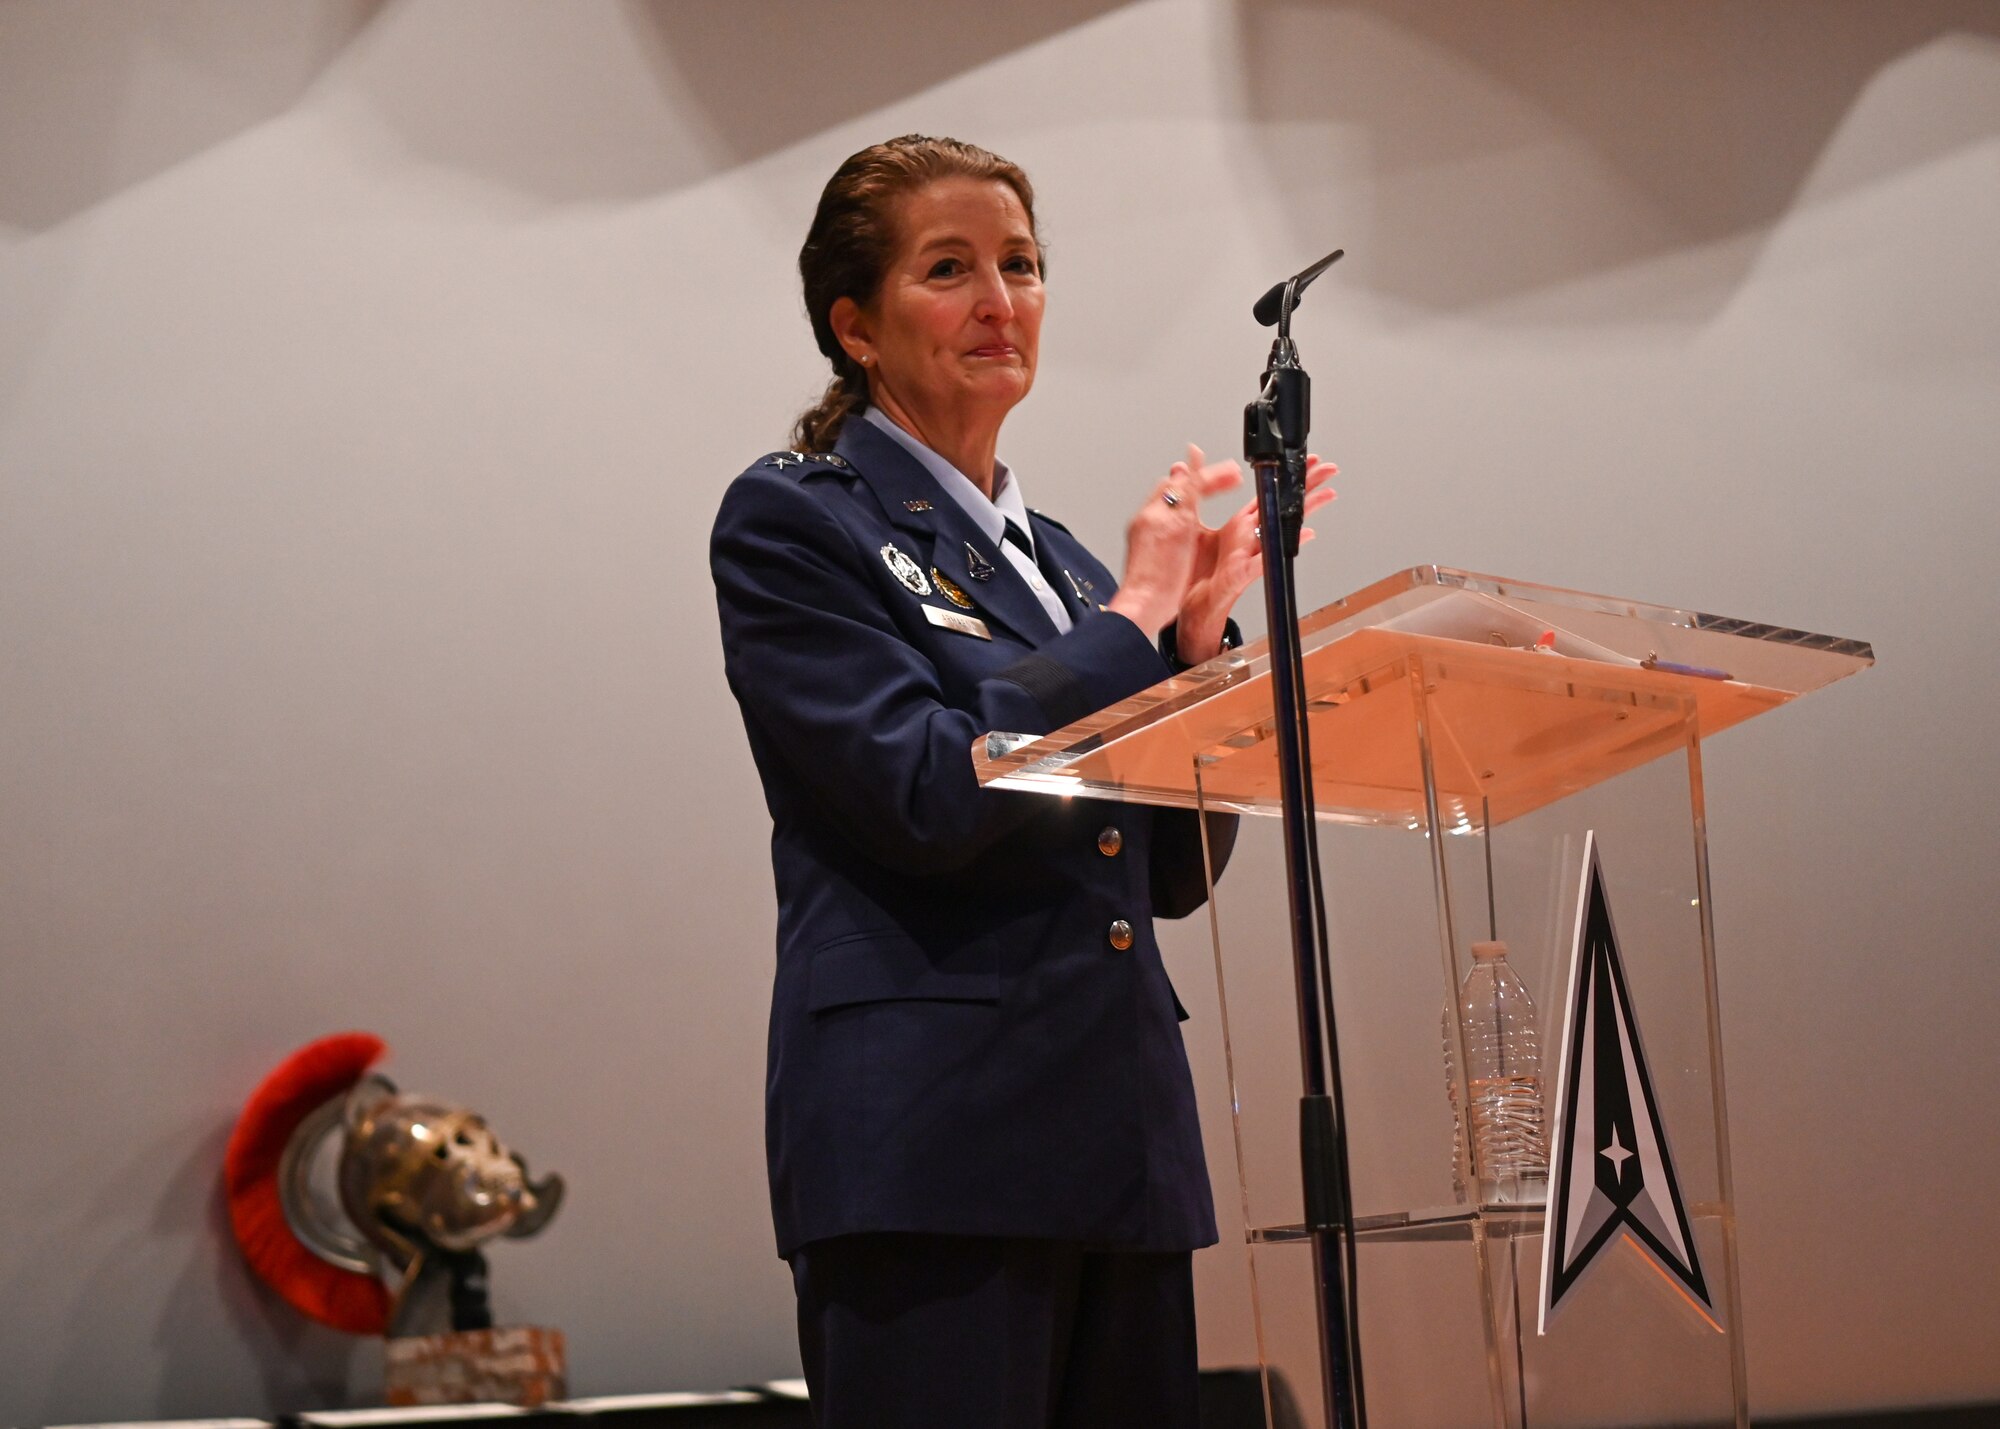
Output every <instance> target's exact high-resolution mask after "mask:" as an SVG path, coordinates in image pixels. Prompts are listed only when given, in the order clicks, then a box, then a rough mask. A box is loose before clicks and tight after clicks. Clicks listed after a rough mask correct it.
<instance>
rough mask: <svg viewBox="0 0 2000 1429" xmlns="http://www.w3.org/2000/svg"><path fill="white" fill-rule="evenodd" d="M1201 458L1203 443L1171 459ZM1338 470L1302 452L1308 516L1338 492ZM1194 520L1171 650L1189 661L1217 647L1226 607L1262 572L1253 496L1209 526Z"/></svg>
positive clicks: (1211, 654)
mask: <svg viewBox="0 0 2000 1429" xmlns="http://www.w3.org/2000/svg"><path fill="white" fill-rule="evenodd" d="M1202 461H1203V458H1202V453H1201V448H1200V447H1197V446H1189V447H1188V456H1187V460H1186V461H1185V462H1177V463H1175V465H1174V470H1175V471H1177V472H1178V471H1182V470H1199V469H1200V468H1201V466H1202ZM1229 465H1231V466H1234V465H1235V463H1234V462H1231V463H1229ZM1339 470H1340V468H1339V467H1337V466H1335V465H1334V464H1333V463H1332V462H1330V461H1322V460H1320V459H1319V458H1318V457H1317V456H1312V455H1308V456H1307V457H1306V503H1305V510H1306V514H1307V515H1308V516H1310V515H1311V514H1312V513H1313V512H1315V511H1317V510H1319V508H1320V507H1322V506H1324V505H1326V504H1327V503H1328V502H1329V501H1332V500H1333V499H1334V497H1335V495H1336V493H1335V492H1334V490H1333V488H1332V487H1330V486H1328V485H1327V484H1326V483H1327V481H1328V480H1329V479H1330V478H1332V477H1333V476H1334V474H1335V473H1337V472H1338V471H1339ZM1171 479H1172V478H1171V477H1169V480H1171ZM1195 525H1196V526H1197V527H1198V528H1199V529H1200V532H1201V534H1200V536H1199V537H1198V538H1197V544H1196V548H1195V559H1194V564H1193V568H1192V569H1191V571H1190V572H1189V576H1188V586H1187V591H1186V593H1185V594H1184V595H1183V597H1182V599H1181V604H1180V609H1179V611H1178V613H1177V619H1178V620H1179V625H1178V627H1177V628H1176V629H1175V631H1174V642H1175V646H1176V650H1175V653H1176V654H1177V655H1179V656H1180V658H1181V659H1182V660H1183V661H1184V662H1186V663H1187V664H1190V665H1199V664H1200V663H1201V662H1202V661H1204V660H1212V659H1214V658H1215V656H1217V655H1218V654H1220V653H1221V651H1222V633H1223V629H1224V627H1226V626H1227V625H1228V624H1229V612H1230V610H1231V609H1232V608H1233V607H1234V606H1235V604H1236V601H1237V599H1238V597H1240V596H1241V595H1242V594H1243V592H1244V591H1246V590H1248V589H1249V588H1250V586H1251V585H1252V584H1254V583H1255V582H1256V580H1257V578H1258V577H1259V576H1260V575H1262V574H1263V572H1264V543H1263V542H1262V541H1261V540H1260V539H1258V531H1257V503H1256V501H1254V500H1252V501H1251V502H1249V503H1248V504H1247V505H1245V506H1243V507H1242V508H1240V509H1239V510H1238V511H1237V512H1236V513H1235V514H1234V515H1232V516H1231V517H1230V518H1229V519H1228V520H1227V521H1225V522H1223V523H1222V525H1220V526H1218V527H1216V528H1214V529H1213V530H1211V529H1209V528H1208V527H1206V526H1201V524H1200V522H1199V521H1196V522H1195ZM1312 538H1313V530H1312V527H1310V526H1307V527H1305V528H1303V529H1302V530H1301V531H1300V532H1299V542H1300V544H1301V545H1303V544H1304V543H1305V542H1307V541H1310V540H1312Z"/></svg>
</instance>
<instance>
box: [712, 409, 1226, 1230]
mask: <svg viewBox="0 0 2000 1429" xmlns="http://www.w3.org/2000/svg"><path fill="white" fill-rule="evenodd" d="M1033 534H1034V539H1035V542H1036V545H1037V548H1038V554H1039V555H1040V557H1041V559H1042V561H1043V564H1044V567H1045V568H1046V569H1049V570H1050V571H1051V572H1052V573H1053V574H1055V575H1057V576H1059V577H1062V579H1059V580H1058V581H1057V582H1056V584H1057V588H1058V590H1059V591H1061V593H1062V595H1063V597H1064V598H1065V599H1066V600H1070V601H1072V604H1071V606H1070V609H1071V611H1072V615H1073V619H1074V621H1075V624H1074V628H1073V629H1072V630H1070V631H1069V632H1068V633H1066V634H1060V635H1059V634H1058V633H1057V632H1056V628H1055V625H1054V623H1053V622H1052V621H1051V620H1050V619H1049V617H1048V615H1047V613H1046V612H1045V611H1044V610H1043V609H1042V608H1041V606H1040V604H1039V603H1038V601H1037V600H1036V598H1035V596H1034V594H1033V593H1032V592H1031V591H1030V590H1029V589H1028V587H1027V585H1026V584H1025V583H1024V582H1023V581H1022V580H1021V578H1020V577H1019V575H1018V574H1016V572H1015V571H1014V569H1013V568H1012V567H1011V566H1010V565H1009V564H1008V562H1007V561H1006V560H1004V559H1003V558H1002V556H1001V553H1000V552H999V551H998V550H997V549H995V548H994V546H993V545H992V544H991V543H990V542H989V541H988V540H987V538H986V537H985V535H984V534H983V533H982V532H981V531H980V530H979V529H978V527H977V526H976V525H975V524H974V523H973V522H972V520H971V519H970V518H969V517H968V516H967V515H966V513H965V512H964V511H963V509H962V508H960V507H959V506H958V504H957V503H956V502H954V501H953V500H952V499H951V498H950V496H948V495H947V494H946V493H945V492H944V491H943V490H942V489H941V488H940V487H939V486H938V484H937V482H936V481H935V480H934V479H933V478H932V477H931V475H930V474H929V473H928V472H927V471H925V470H924V468H923V466H922V465H921V464H920V463H919V462H918V461H917V460H916V459H915V458H914V457H913V456H911V455H910V453H908V452H907V451H905V450H904V449H903V448H902V447H900V446H899V445H898V444H897V443H896V442H895V441H894V440H893V439H891V438H890V437H888V436H887V435H885V434H884V433H882V432H880V431H878V430H877V429H875V428H874V427H872V426H871V425H870V424H869V423H867V422H864V421H860V420H851V421H849V422H848V423H847V424H846V426H845V428H844V430H843V432H842V434H841V437H840V439H839V442H838V443H837V445H836V446H835V449H834V451H833V452H831V453H829V454H826V455H813V456H805V457H800V456H797V455H796V454H793V453H778V454H775V455H773V456H770V457H766V458H762V459H760V460H759V461H757V462H755V463H753V464H752V465H751V466H750V468H749V469H748V470H747V471H745V472H744V473H743V474H742V475H741V476H739V477H737V478H736V480H735V481H734V482H733V483H731V485H730V487H729V490H728V492H727V494H726V495H725V496H724V498H723V502H722V508H721V511H720V513H719V514H718V516H717V518H716V523H715V531H714V535H713V538H712V544H711V548H710V562H711V568H712V571H713V574H714V577H715V586H716V597H717V602H718V604H719V606H720V612H721V619H722V645H723V653H724V658H725V664H726V668H727V671H728V677H729V685H730V688H731V690H732V691H733V692H734V693H735V695H736V698H737V701H738V703H739V704H740V705H741V707H742V712H743V722H744V725H745V727H746V729H747V730H748V732H749V737H750V745H751V749H752V752H753V753H754V755H755V758H756V763H757V768H758V772H759V774H760V775H761V777H762V780H763V785H764V794H765V800H766V802H767V803H768V805H769V807H770V812H771V819H772V824H773V828H772V833H771V857H772V863H773V866H774V869H775V872H776V876H777V891H778V963H777V977H776V985H775V990H774V996H773V1000H772V1010H771V1025H770V1048H769V1069H768V1076H769V1079H768V1085H767V1100H766V1140H767V1150H768V1154H769V1161H770V1175H771V1196H772V1206H773V1212H774V1217H775V1220H776V1225H777V1235H778V1249H779V1253H780V1254H783V1255H789V1254H790V1253H791V1251H792V1250H794V1249H795V1248H797V1247H799V1246H801V1245H804V1244H807V1243H808V1242H811V1241H814V1240H819V1239H822V1238H825V1237H828V1236H837V1235H845V1234H850V1233H854V1232H862V1231H909V1232H931V1233H941V1234H970V1235H1010V1236H1038V1237H1052V1238H1061V1239H1069V1240H1077V1241H1084V1242H1090V1243H1095V1244H1100V1245H1106V1246H1127V1247H1133V1248H1143V1249H1150V1250H1184V1249H1192V1248H1195V1247H1198V1246H1202V1245H1208V1244H1212V1243H1213V1242H1214V1240H1215V1216H1214V1208H1213V1206H1212V1204H1211V1200H1210V1193H1209V1183H1208V1175H1207V1171H1206V1169H1205V1166H1204V1163H1203V1158H1202V1147H1201V1133H1200V1128H1199V1126H1198V1124H1197V1121H1196V1115H1195V1104H1194V1090H1193V1086H1192V1082H1191V1079H1190V1077H1189V1074H1188V1065H1187V1056H1186V1052H1185V1050H1184V1048H1183V1045H1182V1041H1181V1035H1180V1028H1179V1025H1178V1018H1179V1017H1182V1016H1185V1013H1183V1012H1181V1010H1180V1006H1179V1003H1178V1001H1177V999H1176V998H1175V996H1174V992H1173V989H1172V987H1171V986H1170V985H1169V983H1168V981H1167V974H1166V970H1165V968H1164V967H1163V966H1162V964H1161V961H1160V953H1159V948H1158V946H1157V945H1156V943H1155V942H1154V938H1153V927H1152V918H1153V915H1155V914H1160V915H1162V916H1168V917H1178V916H1183V915H1185V914H1187V913H1189V912H1191V911H1193V910H1194V909H1195V908H1197V907H1199V906H1200V905H1201V903H1202V901H1203V899H1204V898H1205V894H1206V885H1205V880H1204V877H1203V873H1202V866H1201V847H1200V843H1201V834H1200V828H1199V825H1198V823H1197V821H1196V817H1195V816H1194V815H1192V814H1188V813H1179V812H1165V811H1154V810H1150V809H1146V808H1143V807H1140V806H1135V805H1119V804H1109V803H1102V802H1098V801H1093V800H1085V799H1073V800H1059V799H1050V798H1044V797H1037V796H1033V795H1027V794H1019V793H1008V792H1003V791H994V790H981V789H980V788H978V786H977V784H976V782H975V780H974V777H973V770H972V761H971V755H970V750H971V747H972V744H973V741H974V739H975V738H976V737H977V736H978V735H980V734H982V733H984V732H986V731H989V730H1012V731H1021V732H1028V733H1046V732H1048V731H1050V730H1053V729H1057V728H1060V727H1061V726H1063V725H1065V724H1068V723H1069V722H1071V721H1072V720H1075V719H1077V718H1080V717H1081V716H1083V715H1085V714H1088V713H1091V712H1092V711H1095V710H1097V709H1100V708H1102V707H1103V706H1105V705H1108V704H1111V703H1113V702H1114V701H1116V700H1119V699H1122V698H1124V697H1126V696H1128V695H1130V694H1133V693H1135V692H1137V691H1139V690H1141V689H1144V688H1145V687H1147V686H1148V685H1151V684H1154V683H1156V682H1157V681H1159V680H1161V679H1164V678H1165V677H1166V676H1167V674H1168V673H1169V670H1168V667H1167V665H1166V662H1165V661H1164V660H1163V659H1162V657H1161V655H1160V654H1159V652H1158V651H1157V650H1156V649H1154V647H1153V646H1152V645H1151V644H1149V643H1148V642H1147V640H1146V638H1145V637H1144V636H1143V635H1142V634H1141V633H1140V632H1139V630H1138V628H1137V627H1136V626H1134V625H1133V624H1132V623H1131V622H1130V621H1129V620H1126V619H1125V618H1124V617H1123V616H1119V615H1113V614H1109V613H1106V612H1101V611H1100V610H1099V609H1098V603H1099V602H1100V601H1108V600H1109V599H1110V597H1111V594H1112V591H1113V589H1114V586H1115V582H1114V579H1113V577H1112V575H1111V573H1110V572H1109V571H1108V570H1106V569H1105V568H1104V566H1102V565H1101V564H1099V563H1098V561H1097V560H1096V559H1095V558H1093V557H1092V556H1091V555H1090V553H1089V552H1088V551H1086V550H1085V549H1084V548H1083V547H1082V545H1081V544H1079V543H1078V542H1077V541H1076V539H1075V538H1074V537H1072V536H1071V535H1070V534H1069V532H1068V531H1066V530H1065V529H1063V527H1062V526H1060V525H1058V524H1056V523H1054V522H1052V521H1049V520H1047V519H1046V518H1041V517H1037V518H1036V519H1035V522H1034V533H1033ZM940 577H941V578H942V579H940ZM1068 577H1074V579H1075V585H1074V586H1072V585H1071V583H1070V580H1069V579H1068ZM954 591H956V592H957V593H958V594H959V595H960V597H961V599H962V600H966V601H969V602H970V603H971V608H970V609H966V608H964V607H963V606H962V605H961V604H960V603H959V602H958V601H955V600H954V599H953V597H952V592H954ZM965 617H971V618H974V619H976V620H978V621H981V622H983V623H984V625H985V627H986V630H987V632H988V633H989V634H990V636H991V638H990V639H982V638H980V637H979V636H978V635H976V634H973V633H968V632H967V631H966V630H964V629H963V628H953V626H954V624H958V625H960V626H961V627H962V624H963V618H965ZM937 620H943V621H944V622H946V623H942V624H940V623H934V622H935V621H937ZM1211 831H1212V834H1213V835H1214V836H1215V837H1216V839H1217V841H1218V842H1220V843H1221V844H1222V845H1223V847H1224V851H1225V852H1226V846H1227V844H1228V842H1229V841H1230V840H1231V839H1232V838H1233V833H1234V826H1233V823H1232V822H1231V821H1228V820H1216V821H1213V823H1212V825H1211ZM1121 924H1122V925H1128V926H1129V929H1130V937H1129V946H1126V947H1122V948H1121V947H1119V946H1117V944H1118V943H1120V942H1125V941H1127V939H1126V936H1125V933H1124V930H1123V928H1122V927H1118V926H1115V925H1121Z"/></svg>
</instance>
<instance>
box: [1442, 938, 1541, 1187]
mask: <svg viewBox="0 0 2000 1429" xmlns="http://www.w3.org/2000/svg"><path fill="white" fill-rule="evenodd" d="M1458 1015H1459V1019H1460V1021H1461V1022H1462V1023H1463V1024H1464V1027H1465V1055H1466V1059H1467V1061H1468V1062H1470V1064H1471V1065H1470V1067H1469V1068H1468V1074H1467V1076H1466V1079H1465V1080H1466V1086H1467V1088H1468V1090H1469V1092H1470V1094H1471V1097H1472V1156H1473V1163H1474V1164H1475V1165H1476V1166H1477V1167H1478V1168H1479V1203H1480V1204H1481V1205H1486V1206H1507V1205H1535V1204H1539V1203H1541V1202H1543V1201H1545V1200H1547V1199H1548V1191H1549V1139H1548V1131H1547V1127H1546V1123H1545V1120H1544V1117H1543V1113H1542V1053H1541V1047H1540V1044H1539V1041H1538V1039H1537V1036H1536V1032H1535V1004H1534V1002H1533V1001H1532V1000H1530V998H1529V997H1528V989H1527V988H1526V987H1525V986H1523V985H1522V982H1521V979H1520V976H1519V975H1518V974H1517V973H1516V972H1515V971H1514V969H1513V967H1512V966H1511V965H1510V964H1509V963H1508V961H1507V945H1506V944H1505V943H1474V944H1473V945H1472V971H1471V972H1469V973H1467V974H1466V975H1465V985H1464V986H1463V987H1461V988H1460V989H1459V990H1458ZM1443 1027H1444V1071H1445V1089H1446V1092H1447V1094H1448V1095H1450V1096H1451V1098H1452V1107H1451V1114H1452V1138H1451V1145H1452V1166H1451V1171H1452V1175H1451V1180H1452V1187H1453V1189H1454V1190H1455V1191H1456V1192H1457V1193H1458V1199H1459V1200H1460V1201H1463V1200H1465V1199H1466V1174H1465V1165H1464V1152H1463V1150H1462V1148H1461V1143H1460V1140H1459V1135H1458V1115H1459V1112H1458V1097H1457V1089H1456V1087H1455V1086H1454V1085H1453V1083H1452V1076H1451V1069H1452V1065H1453V1063H1455V1062H1456V1061H1457V1060H1458V1056H1457V1048H1456V1047H1454V1046H1453V1045H1452V1035H1451V1009H1450V1008H1446V1009H1445V1011H1444V1017H1443Z"/></svg>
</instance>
